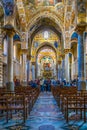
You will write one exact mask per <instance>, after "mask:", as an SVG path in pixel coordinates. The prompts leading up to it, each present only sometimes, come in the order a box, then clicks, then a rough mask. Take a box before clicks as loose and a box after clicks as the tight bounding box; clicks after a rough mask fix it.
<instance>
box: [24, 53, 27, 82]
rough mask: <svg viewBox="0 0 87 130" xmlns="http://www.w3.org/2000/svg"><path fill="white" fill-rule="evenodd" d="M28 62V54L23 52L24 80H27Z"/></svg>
mask: <svg viewBox="0 0 87 130" xmlns="http://www.w3.org/2000/svg"><path fill="white" fill-rule="evenodd" d="M26 64H27V56H26V54H24V53H23V82H24V83H26V82H27V70H26Z"/></svg>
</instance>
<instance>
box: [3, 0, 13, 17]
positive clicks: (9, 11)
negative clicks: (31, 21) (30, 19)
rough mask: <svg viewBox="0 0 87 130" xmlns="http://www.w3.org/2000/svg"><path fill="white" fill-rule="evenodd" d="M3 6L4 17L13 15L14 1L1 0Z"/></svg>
mask: <svg viewBox="0 0 87 130" xmlns="http://www.w3.org/2000/svg"><path fill="white" fill-rule="evenodd" d="M3 5H4V9H5V15H6V16H11V15H13V13H14V0H3Z"/></svg>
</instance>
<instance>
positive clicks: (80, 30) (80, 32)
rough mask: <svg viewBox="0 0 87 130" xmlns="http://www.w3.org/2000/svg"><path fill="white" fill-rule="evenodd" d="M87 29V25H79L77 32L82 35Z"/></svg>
mask: <svg viewBox="0 0 87 130" xmlns="http://www.w3.org/2000/svg"><path fill="white" fill-rule="evenodd" d="M85 29H86V25H77V26H76V29H75V31H76V32H77V33H78V34H79V35H82V34H83V32H84V31H85Z"/></svg>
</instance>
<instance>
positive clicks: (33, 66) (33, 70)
mask: <svg viewBox="0 0 87 130" xmlns="http://www.w3.org/2000/svg"><path fill="white" fill-rule="evenodd" d="M32 80H35V62H32Z"/></svg>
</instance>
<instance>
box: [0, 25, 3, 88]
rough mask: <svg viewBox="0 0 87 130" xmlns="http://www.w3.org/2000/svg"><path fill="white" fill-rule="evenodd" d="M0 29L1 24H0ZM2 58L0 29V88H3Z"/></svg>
mask: <svg viewBox="0 0 87 130" xmlns="http://www.w3.org/2000/svg"><path fill="white" fill-rule="evenodd" d="M0 28H1V24H0ZM2 60H3V56H2V35H1V29H0V87H3V62H2Z"/></svg>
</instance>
